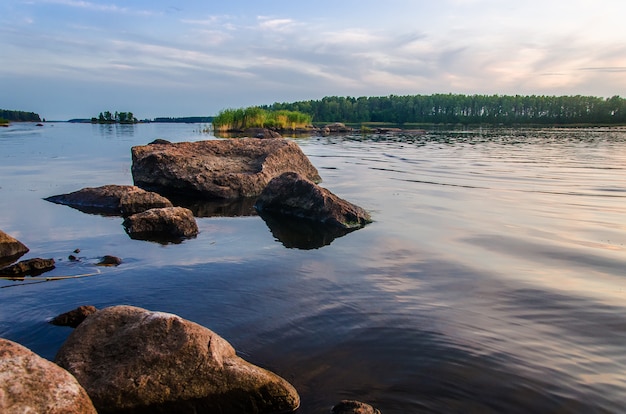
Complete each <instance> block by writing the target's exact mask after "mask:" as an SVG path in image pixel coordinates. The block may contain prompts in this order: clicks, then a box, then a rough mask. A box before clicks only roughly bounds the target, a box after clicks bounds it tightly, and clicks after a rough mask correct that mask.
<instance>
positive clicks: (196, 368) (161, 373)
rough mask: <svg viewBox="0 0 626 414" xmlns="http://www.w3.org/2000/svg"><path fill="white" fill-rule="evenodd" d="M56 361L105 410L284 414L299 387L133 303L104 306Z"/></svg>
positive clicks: (219, 341) (191, 326)
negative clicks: (133, 305)
mask: <svg viewBox="0 0 626 414" xmlns="http://www.w3.org/2000/svg"><path fill="white" fill-rule="evenodd" d="M55 362H56V363H57V364H58V365H59V366H61V367H63V368H65V369H67V370H68V371H69V372H70V373H72V374H73V375H74V376H75V377H76V379H77V380H78V382H80V384H81V385H82V386H83V387H84V388H85V389H86V390H87V392H88V393H89V396H90V397H91V399H92V401H93V404H94V405H95V407H96V408H97V409H98V412H99V413H100V414H106V413H120V412H124V413H130V412H132V413H137V412H141V413H200V412H202V413H233V414H234V413H287V412H292V411H295V410H296V409H297V408H298V407H299V405H300V397H299V395H298V393H297V391H296V390H295V389H294V388H293V386H292V385H291V384H289V383H288V382H287V381H286V380H284V379H283V378H281V377H279V376H278V375H276V374H274V373H272V372H270V371H267V370H265V369H263V368H260V367H258V366H256V365H252V364H250V363H249V362H247V361H244V360H243V359H241V358H240V357H238V356H237V355H236V353H235V350H234V349H233V347H232V346H231V345H230V344H229V343H228V342H227V341H226V340H224V339H223V338H221V337H220V336H219V335H217V334H216V333H214V332H213V331H211V330H209V329H207V328H205V327H203V326H200V325H198V324H196V323H193V322H190V321H187V320H185V319H182V318H180V317H179V316H176V315H173V314H169V313H162V312H151V311H148V310H146V309H141V308H136V307H132V306H114V307H110V308H106V309H102V310H100V311H98V312H96V313H94V314H92V315H90V316H89V317H88V318H87V319H85V320H84V321H83V323H81V324H80V325H79V326H78V327H77V328H76V329H75V330H74V331H73V332H72V333H71V334H70V336H69V337H68V339H67V341H66V342H65V343H64V344H63V345H62V346H61V348H60V349H59V352H58V353H57V355H56V358H55Z"/></svg>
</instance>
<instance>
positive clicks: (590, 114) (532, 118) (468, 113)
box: [261, 94, 626, 125]
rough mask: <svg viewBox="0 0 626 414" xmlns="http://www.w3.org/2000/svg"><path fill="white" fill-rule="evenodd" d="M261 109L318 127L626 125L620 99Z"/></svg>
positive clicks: (461, 98)
mask: <svg viewBox="0 0 626 414" xmlns="http://www.w3.org/2000/svg"><path fill="white" fill-rule="evenodd" d="M261 108H263V109H266V110H270V111H278V110H289V111H299V112H302V113H305V114H309V115H311V116H312V117H313V120H314V121H315V122H337V121H339V122H345V123H376V122H383V123H392V124H495V125H500V124H501V125H581V124H585V125H626V99H624V98H621V97H619V96H613V97H611V98H601V97H594V96H581V95H576V96H543V95H542V96H538V95H531V96H522V95H515V96H510V95H461V94H434V95H407V96H397V95H389V96H382V97H359V98H354V97H349V96H348V97H339V96H330V97H325V98H323V99H321V100H309V101H299V102H293V103H278V102H277V103H274V104H272V105H266V106H262V107H261Z"/></svg>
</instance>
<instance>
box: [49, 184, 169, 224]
mask: <svg viewBox="0 0 626 414" xmlns="http://www.w3.org/2000/svg"><path fill="white" fill-rule="evenodd" d="M45 200H46V201H50V202H52V203H56V204H63V205H67V206H70V207H73V208H75V209H77V210H80V211H83V212H86V213H95V214H113V215H123V216H128V215H131V214H135V213H140V212H142V211H146V210H149V209H151V208H162V207H172V203H171V202H170V201H169V200H168V199H167V198H165V197H163V196H161V195H159V194H157V193H152V192H149V191H145V190H143V189H141V188H139V187H136V186H133V185H104V186H102V187H86V188H83V189H81V190H78V191H74V192H72V193H68V194H60V195H55V196H51V197H48V198H46V199H45Z"/></svg>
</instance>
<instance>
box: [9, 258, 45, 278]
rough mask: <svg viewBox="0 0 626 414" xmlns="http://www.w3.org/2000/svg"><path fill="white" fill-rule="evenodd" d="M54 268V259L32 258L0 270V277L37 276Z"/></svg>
mask: <svg viewBox="0 0 626 414" xmlns="http://www.w3.org/2000/svg"><path fill="white" fill-rule="evenodd" d="M54 267H55V262H54V259H41V258H34V259H28V260H22V261H21V262H18V263H16V264H14V265H11V266H8V267H5V268H3V269H0V275H1V276H16V277H23V276H38V275H40V274H42V273H45V272H48V271H50V270H52V269H54Z"/></svg>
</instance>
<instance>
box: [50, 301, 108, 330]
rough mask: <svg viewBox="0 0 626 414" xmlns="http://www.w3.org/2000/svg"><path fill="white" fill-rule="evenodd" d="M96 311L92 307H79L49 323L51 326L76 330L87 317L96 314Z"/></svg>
mask: <svg viewBox="0 0 626 414" xmlns="http://www.w3.org/2000/svg"><path fill="white" fill-rule="evenodd" d="M97 311H98V309H96V307H95V306H92V305H84V306H79V307H77V308H76V309H73V310H71V311H69V312H65V313H62V314H60V315H58V316H56V317H55V318H54V319H52V320H51V321H50V323H51V324H53V325H57V326H69V327H71V328H76V327H77V326H78V325H80V324H81V323H82V322H83V321H84V320H85V319H86V318H87V316H89V315H91V314H93V313H96V312H97Z"/></svg>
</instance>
